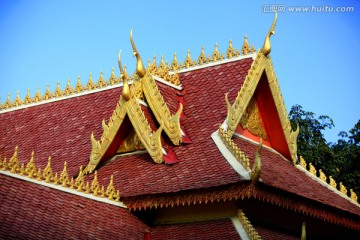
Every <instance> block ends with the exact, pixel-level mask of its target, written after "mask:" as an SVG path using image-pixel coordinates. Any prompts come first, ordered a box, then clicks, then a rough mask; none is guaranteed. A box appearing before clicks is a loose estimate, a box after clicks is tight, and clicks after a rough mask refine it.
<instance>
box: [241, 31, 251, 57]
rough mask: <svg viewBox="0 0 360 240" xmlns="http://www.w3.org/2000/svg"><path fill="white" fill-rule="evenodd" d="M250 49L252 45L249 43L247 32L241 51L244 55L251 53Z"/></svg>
mask: <svg viewBox="0 0 360 240" xmlns="http://www.w3.org/2000/svg"><path fill="white" fill-rule="evenodd" d="M249 51H250V45H249V43H248V37H247V35H246V34H245V36H244V43H243V45H242V47H241V53H242V54H243V55H247V54H248V53H249Z"/></svg>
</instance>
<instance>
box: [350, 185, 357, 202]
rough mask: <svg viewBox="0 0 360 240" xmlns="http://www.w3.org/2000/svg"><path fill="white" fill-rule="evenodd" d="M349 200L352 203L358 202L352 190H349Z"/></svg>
mask: <svg viewBox="0 0 360 240" xmlns="http://www.w3.org/2000/svg"><path fill="white" fill-rule="evenodd" d="M350 198H351V199H352V200H353V201H354V202H358V197H357V195H356V193H355V192H354V190H352V189H351V188H350Z"/></svg>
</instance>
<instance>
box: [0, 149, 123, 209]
mask: <svg viewBox="0 0 360 240" xmlns="http://www.w3.org/2000/svg"><path fill="white" fill-rule="evenodd" d="M0 174H3V175H7V176H10V177H14V178H17V179H21V180H25V181H28V182H31V183H35V184H38V185H42V186H46V187H50V188H53V189H56V190H60V191H63V192H67V193H71V194H75V195H78V196H82V197H86V198H89V199H93V200H96V201H100V202H104V203H108V204H112V205H116V206H119V207H123V208H127V207H126V206H125V204H124V203H123V202H121V201H120V192H119V190H116V189H115V188H114V184H113V175H111V180H110V183H109V185H108V186H107V187H106V190H105V187H104V186H100V184H99V182H98V180H97V172H96V171H95V177H94V179H93V181H92V182H91V183H89V181H87V182H85V180H84V171H83V170H82V166H80V172H79V174H78V176H77V177H76V178H75V179H74V178H73V177H71V178H70V177H69V175H68V172H67V164H66V161H65V162H64V168H63V170H62V171H61V173H60V174H59V173H57V172H56V173H55V174H54V173H53V170H52V168H51V156H49V158H48V163H47V165H46V167H45V168H44V169H41V168H40V167H39V168H37V167H36V165H35V162H34V151H32V154H31V158H30V160H29V162H28V163H27V164H26V165H25V163H21V165H20V162H19V160H18V146H16V147H15V151H14V154H13V156H12V157H11V158H10V160H9V162H7V161H6V158H4V159H3V160H1V158H0Z"/></svg>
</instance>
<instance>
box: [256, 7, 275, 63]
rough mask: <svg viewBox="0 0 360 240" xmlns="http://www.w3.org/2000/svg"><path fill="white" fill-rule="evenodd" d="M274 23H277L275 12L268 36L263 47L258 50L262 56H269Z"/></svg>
mask: <svg viewBox="0 0 360 240" xmlns="http://www.w3.org/2000/svg"><path fill="white" fill-rule="evenodd" d="M276 21H277V12H275V18H274V21H273V23H272V25H271V27H270V30H269V32H268V34H267V35H266V37H265V41H264V45H263V47H262V48H261V50H260V51H261V53H262V54H264V55H265V56H267V55H269V53H270V52H271V44H270V36H271V35H275V26H276Z"/></svg>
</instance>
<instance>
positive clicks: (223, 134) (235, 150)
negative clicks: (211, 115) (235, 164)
mask: <svg viewBox="0 0 360 240" xmlns="http://www.w3.org/2000/svg"><path fill="white" fill-rule="evenodd" d="M219 136H220V138H221V140H222V141H223V143H224V144H225V145H226V147H227V148H228V149H229V150H230V152H231V153H232V154H233V155H234V156H235V158H236V160H238V161H239V163H240V164H241V165H242V166H243V167H244V168H245V169H246V170H247V171H250V161H249V158H248V156H246V154H245V153H244V152H243V151H241V150H240V149H239V147H238V146H237V145H236V144H235V143H234V141H233V140H232V137H231V136H230V135H229V134H228V132H227V131H225V130H224V129H223V128H222V127H221V126H220V127H219Z"/></svg>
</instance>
